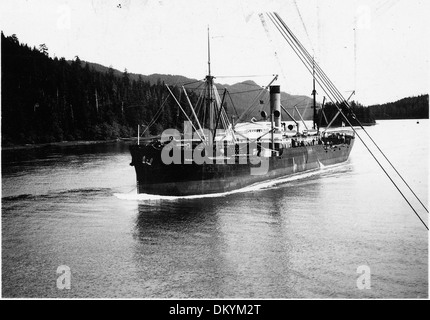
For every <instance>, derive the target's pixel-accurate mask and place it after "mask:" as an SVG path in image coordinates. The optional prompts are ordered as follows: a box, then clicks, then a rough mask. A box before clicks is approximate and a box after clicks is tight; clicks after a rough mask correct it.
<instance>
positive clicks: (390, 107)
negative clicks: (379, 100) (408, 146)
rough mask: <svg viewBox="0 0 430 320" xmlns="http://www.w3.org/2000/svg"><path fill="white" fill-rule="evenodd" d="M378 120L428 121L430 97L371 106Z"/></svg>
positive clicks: (418, 97)
mask: <svg viewBox="0 0 430 320" xmlns="http://www.w3.org/2000/svg"><path fill="white" fill-rule="evenodd" d="M369 108H370V109H371V111H372V113H373V115H374V116H375V118H376V119H378V120H388V119H428V118H429V95H428V94H422V95H419V96H415V97H407V98H403V99H400V100H397V101H395V102H388V103H384V104H377V105H372V106H369Z"/></svg>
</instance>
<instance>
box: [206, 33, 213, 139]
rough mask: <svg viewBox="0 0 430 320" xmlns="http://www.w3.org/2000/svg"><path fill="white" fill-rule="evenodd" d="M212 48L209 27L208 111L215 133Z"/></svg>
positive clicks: (210, 123)
mask: <svg viewBox="0 0 430 320" xmlns="http://www.w3.org/2000/svg"><path fill="white" fill-rule="evenodd" d="M210 49H211V47H210V35H209V26H208V75H207V76H206V83H207V86H208V107H209V108H208V109H209V130H210V131H211V132H212V133H213V130H214V105H213V92H212V90H213V78H214V77H212V75H211V50H210Z"/></svg>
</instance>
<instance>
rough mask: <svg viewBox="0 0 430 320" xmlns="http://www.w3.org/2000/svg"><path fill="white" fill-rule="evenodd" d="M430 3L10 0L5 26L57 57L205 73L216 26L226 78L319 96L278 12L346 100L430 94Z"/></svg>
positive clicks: (214, 60) (215, 57)
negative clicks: (274, 81)
mask: <svg viewBox="0 0 430 320" xmlns="http://www.w3.org/2000/svg"><path fill="white" fill-rule="evenodd" d="M429 9H430V6H429V1H426V0H422V1H420V0H408V1H407V0H374V1H365V0H319V1H316V0H306V1H302V0H296V1H294V0H258V1H257V0H255V1H245V0H225V1H224V0H210V1H209V0H160V1H158V0H141V1H137V0H123V1H121V0H116V1H113V0H112V1H111V0H72V1H65V0H51V1H49V0H1V1H0V24H1V25H0V27H1V30H3V32H4V33H5V35H6V36H8V35H11V34H16V35H17V37H18V38H19V40H20V41H21V42H23V43H27V44H28V45H30V46H36V47H38V46H39V45H40V44H42V43H45V44H46V45H47V47H48V49H49V55H50V56H51V57H53V56H54V55H55V56H57V57H65V58H66V59H73V58H74V57H75V56H79V57H80V59H81V60H86V61H91V62H96V63H100V64H103V65H106V66H110V65H111V66H113V67H114V68H116V69H119V70H121V71H123V70H124V69H125V68H127V70H128V71H129V72H133V73H141V74H147V75H148V74H152V73H166V74H180V75H184V76H187V77H190V78H197V79H203V78H204V76H205V75H206V74H207V27H208V26H209V27H210V35H211V66H212V74H213V75H215V76H218V78H217V79H216V81H217V82H220V83H234V82H239V81H243V80H245V79H246V76H251V75H253V76H254V75H255V76H258V77H249V78H250V79H252V80H254V81H256V82H258V83H259V84H261V85H265V84H267V83H268V82H269V81H270V79H271V76H270V75H272V74H279V75H280V79H279V81H278V84H280V85H281V88H282V90H283V91H286V92H288V93H292V94H305V95H310V93H311V90H312V88H311V85H312V82H311V78H310V75H309V74H308V73H307V71H306V69H305V68H304V67H303V66H302V65H301V63H300V61H299V60H298V59H297V58H296V57H295V56H294V55H293V54H292V51H291V49H289V47H288V45H287V43H286V42H284V41H282V40H281V39H280V37H279V35H278V33H277V31H276V30H275V29H274V28H273V27H270V23H269V21H268V20H266V22H267V24H268V25H269V33H268V34H267V33H266V32H265V29H264V28H263V26H262V24H261V21H260V19H259V16H258V13H260V12H266V11H276V12H278V13H279V14H280V16H281V17H282V19H283V20H284V21H285V22H286V23H287V24H288V25H289V27H290V28H291V29H292V30H293V32H295V33H296V35H297V37H298V38H299V39H300V40H301V42H302V43H303V44H304V45H305V46H306V47H307V49H308V51H309V52H311V53H312V54H314V55H315V59H316V61H317V62H318V63H319V64H320V66H321V67H322V69H323V70H324V71H325V72H326V74H327V75H328V76H329V77H330V78H331V79H332V81H333V82H334V83H335V84H336V86H337V87H338V89H339V90H340V91H341V92H342V93H343V94H344V95H345V96H349V92H350V91H352V90H355V91H356V96H355V97H354V99H355V100H358V101H360V102H362V103H364V104H374V103H384V102H388V101H394V100H397V99H400V98H403V97H406V96H410V95H418V94H422V93H428V91H429V90H428V89H429V84H430V79H429V71H430V70H429V69H430V67H429V53H430V52H429V40H428V39H429V38H430V32H429V26H428V25H429V23H428V22H427V20H428V13H429V12H430V10H429ZM275 52H277V55H276V56H277V57H278V58H276V56H275ZM226 76H245V78H227V77H226ZM317 91H318V88H317ZM322 95H323V93H322V91H321V90H319V96H318V100H319V101H321V100H322Z"/></svg>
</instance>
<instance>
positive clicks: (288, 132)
mask: <svg viewBox="0 0 430 320" xmlns="http://www.w3.org/2000/svg"><path fill="white" fill-rule="evenodd" d="M208 39H209V37H208ZM208 47H209V42H208ZM208 49H209V48H208ZM208 52H210V51H209V50H208ZM208 57H209V58H208V75H207V76H206V77H205V80H204V84H205V88H204V90H203V91H202V92H203V93H204V96H201V97H200V98H199V100H198V102H197V103H196V105H194V106H193V105H192V104H191V102H190V100H189V99H188V104H189V108H190V110H191V112H189V114H187V113H186V112H185V110H184V109H185V108H184V107H183V106H181V104H180V103H179V101H178V99H177V98H176V97H175V96H174V94H173V92H172V91H171V90H170V88H169V87H168V86H167V85H166V86H167V88H168V89H169V92H170V95H171V98H172V99H174V100H175V102H176V104H177V105H178V107H179V109H180V110H181V111H182V112H183V113H184V115H185V117H186V119H187V121H186V122H184V126H183V132H179V131H178V130H174V129H166V130H165V131H164V132H163V133H162V134H161V136H158V137H153V138H149V139H148V138H141V137H140V133H138V141H137V144H134V145H130V153H131V157H132V161H131V163H130V165H131V166H134V168H135V171H136V177H137V192H138V193H146V194H157V195H170V196H188V195H203V194H214V193H224V192H229V191H233V190H237V189H241V188H244V187H247V186H251V185H253V184H257V183H261V182H263V181H268V180H272V179H278V178H282V177H287V176H290V175H294V174H297V173H300V172H305V171H310V170H318V169H319V168H322V167H324V166H329V165H334V164H338V163H342V162H345V161H346V160H347V159H348V157H349V154H350V152H351V150H352V148H353V145H354V139H355V135H354V131H352V130H346V129H345V128H338V129H331V128H330V124H331V123H332V121H331V122H330V123H329V124H328V125H327V126H326V127H325V128H321V127H320V126H319V123H318V119H317V112H316V111H317V106H316V97H315V96H316V90H315V77H314V78H313V91H312V95H313V108H314V113H313V114H314V117H313V126H312V128H307V127H306V124H305V122H304V121H303V119H301V120H302V122H303V126H301V123H300V121H298V120H296V119H295V118H294V117H292V116H291V113H290V112H288V110H287V108H284V107H283V106H282V104H281V89H280V86H279V85H274V84H273V83H274V82H275V81H276V80H277V76H275V78H274V79H273V80H272V81H271V82H270V83H269V84H268V85H267V86H266V87H264V88H263V89H262V90H261V94H269V100H270V104H269V105H270V110H269V113H268V114H267V113H266V112H265V111H262V112H261V119H259V120H257V119H255V117H252V118H251V119H243V117H242V116H243V114H242V115H241V117H239V119H238V120H237V121H235V123H232V121H230V120H229V115H228V114H227V112H226V110H225V107H224V99H225V95H226V89H225V90H224V94H223V95H222V98H221V96H220V94H219V92H218V88H217V86H216V85H215V83H214V77H213V76H212V75H211V71H210V54H208ZM183 90H184V93H185V95H186V96H187V98H188V95H187V91H186V90H185V88H184V87H183ZM258 100H259V96H257V97H256V98H255V99H254V102H255V101H258ZM250 107H251V106H250ZM339 113H341V112H340V111H339ZM339 113H338V114H337V115H336V116H338V115H339ZM198 115H199V116H200V117H199V116H198ZM300 118H301V117H300ZM287 119H288V120H287ZM303 127H304V128H303Z"/></svg>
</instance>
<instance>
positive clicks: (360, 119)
mask: <svg viewBox="0 0 430 320" xmlns="http://www.w3.org/2000/svg"><path fill="white" fill-rule="evenodd" d="M349 106H350V108H349V107H348V106H347V105H346V104H343V105H342V104H341V105H340V106H339V107H340V109H341V110H342V113H343V114H344V115H345V116H346V118H347V119H348V121H349V122H350V123H351V124H352V125H353V126H358V125H359V124H362V125H374V124H375V123H376V122H375V116H374V114H373V113H372V110H371V109H370V108H369V107H365V106H363V105H362V104H360V103H359V102H356V101H351V102H350V103H349ZM338 111H339V109H338V107H337V106H336V105H335V104H333V103H331V102H327V103H326V104H325V105H324V108H323V109H319V110H318V113H317V123H319V124H320V126H322V127H325V126H327V125H328V124H329V123H330V122H331V126H332V127H340V126H342V123H343V124H344V125H345V126H348V123H347V122H346V121H345V119H344V117H343V116H342V115H338V116H337V117H336V118H334V117H335V116H336V115H337V113H338ZM333 118H334V120H333V122H332V119H333Z"/></svg>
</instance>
